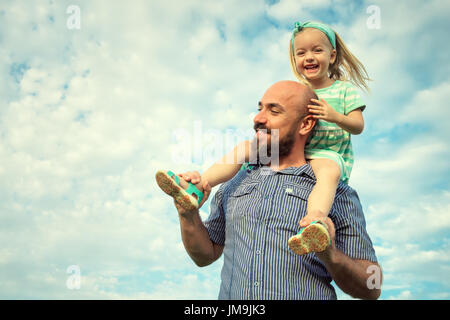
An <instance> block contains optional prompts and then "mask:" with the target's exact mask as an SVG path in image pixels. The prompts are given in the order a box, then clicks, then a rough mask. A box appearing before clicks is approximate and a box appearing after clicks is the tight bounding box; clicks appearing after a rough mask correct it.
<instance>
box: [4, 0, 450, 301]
mask: <svg viewBox="0 0 450 320" xmlns="http://www.w3.org/2000/svg"><path fill="white" fill-rule="evenodd" d="M70 5H77V6H78V8H79V9H80V28H79V29H70V28H68V26H67V21H68V19H70V17H71V14H70V13H69V14H68V13H67V8H68V7H69V6H70ZM370 5H375V6H377V8H379V12H380V24H379V28H377V29H374V28H370V24H369V25H368V23H367V21H368V19H369V18H370V16H371V15H370V13H367V8H368V7H369V6H370ZM449 9H450V3H449V2H448V1H437V0H435V1H427V2H423V1H351V2H349V1H339V0H338V1H331V0H320V1H311V2H306V1H299V0H280V1H237V0H236V1H232V0H225V1H191V0H188V1H175V0H166V1H132V2H131V3H125V2H116V1H114V2H111V1H99V0H95V1H75V0H73V1H33V2H32V3H30V2H29V1H2V2H1V4H0V77H1V80H0V82H1V83H2V86H0V133H1V134H0V159H1V162H0V242H1V243H2V246H1V248H0V298H3V299H215V298H216V297H217V295H218V290H219V283H220V270H221V266H222V260H219V261H218V262H216V263H214V264H213V265H211V266H208V267H206V268H202V269H200V268H197V267H196V266H195V265H194V264H193V262H192V261H190V259H189V258H188V256H187V254H186V253H185V251H184V248H183V245H182V243H181V238H180V234H179V226H178V218H177V215H176V212H175V209H174V207H173V204H172V201H171V200H170V198H167V197H166V196H165V195H164V194H163V193H162V191H161V190H159V189H158V187H157V185H156V183H155V180H154V174H155V172H156V170H158V169H171V170H174V171H179V172H183V171H187V170H199V171H202V170H205V169H206V168H207V167H208V166H209V165H211V163H212V161H214V160H215V159H216V158H218V157H220V156H221V155H222V153H224V152H225V151H227V150H228V147H229V146H230V145H232V143H233V141H237V140H238V139H239V138H242V137H243V136H245V135H246V134H247V133H248V129H250V128H251V124H252V117H253V116H254V114H255V111H256V107H257V101H258V100H259V98H260V97H261V96H262V94H263V93H264V91H265V90H266V89H267V88H268V87H269V86H270V85H271V84H272V83H273V82H275V81H278V80H282V79H292V80H293V79H294V77H293V75H292V74H291V71H290V67H289V61H288V54H287V48H288V41H289V37H290V31H291V29H292V25H293V23H294V22H295V21H298V20H301V21H306V20H310V19H314V20H320V21H323V22H326V23H329V24H330V25H331V26H332V27H333V28H334V29H335V30H336V31H337V32H338V33H339V34H340V35H341V37H342V38H343V39H344V41H345V42H346V44H347V46H348V47H349V48H350V50H351V51H352V52H353V53H354V54H355V55H356V56H357V57H358V58H359V59H360V60H361V61H362V62H363V63H364V65H365V67H366V68H367V70H368V72H369V75H370V77H371V78H372V79H373V82H371V83H370V88H371V93H370V94H363V97H364V99H365V101H366V102H367V109H366V110H365V111H364V117H365V121H366V127H365V131H364V132H363V133H362V134H361V135H358V136H354V137H353V147H354V151H355V166H354V169H353V172H352V177H351V179H350V185H351V186H352V187H353V188H355V189H356V190H357V192H358V194H359V196H360V199H361V202H362V205H363V208H364V211H365V216H366V221H367V228H368V231H369V234H370V235H371V237H372V239H373V242H374V245H375V249H376V253H377V256H378V258H379V261H380V264H381V266H382V268H383V272H384V283H383V287H382V295H381V299H449V296H450V277H449V276H448V275H449V274H450V254H449V252H450V250H449V249H450V239H449V230H450V216H449V213H450V205H449V204H450V188H449V183H448V178H449V173H450V172H449V161H448V159H449V156H450V154H449V140H450V129H449V126H447V125H446V122H445V121H446V120H445V119H447V116H450V112H449V111H448V110H449V109H448V108H447V107H446V101H449V99H450V80H449V76H448V75H449V74H450V70H449V66H450V65H449V64H448V62H447V56H448V52H449V49H450V45H449V44H448V42H447V41H445V39H447V38H448V36H447V34H446V33H447V30H449V27H450V22H449V21H448V19H447V14H448V12H449ZM227 139H228V140H227ZM201 210H202V216H203V217H206V216H207V215H208V212H209V201H208V202H207V203H206V204H205V206H204V207H203V208H202V209H201ZM74 265H75V266H78V268H79V270H80V275H81V282H80V287H79V289H74V288H69V286H68V285H67V280H68V279H69V278H70V277H71V276H72V274H71V273H67V269H68V267H70V266H74ZM338 296H339V298H341V299H350V297H349V296H347V295H345V294H344V293H342V292H341V291H339V290H338Z"/></svg>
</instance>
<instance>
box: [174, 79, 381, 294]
mask: <svg viewBox="0 0 450 320" xmlns="http://www.w3.org/2000/svg"><path fill="white" fill-rule="evenodd" d="M314 97H315V94H314V92H313V91H312V90H311V89H310V88H308V87H306V86H305V85H303V84H300V83H298V82H293V81H281V82H278V83H275V84H274V85H273V86H271V87H270V88H269V89H268V90H267V91H266V92H265V94H264V96H263V97H262V99H261V101H260V102H259V113H258V114H257V115H256V116H255V118H254V124H255V126H254V127H255V128H256V131H257V132H256V137H257V139H258V140H260V141H263V140H267V141H268V144H270V142H271V135H272V132H273V131H277V132H278V135H279V159H278V163H277V166H275V165H273V164H272V163H270V164H269V165H268V167H269V168H270V170H272V174H267V167H266V168H261V167H255V168H253V169H252V170H247V171H240V172H239V173H238V174H237V175H236V176H235V177H234V178H233V179H232V180H230V181H228V182H227V183H224V184H222V185H221V187H220V188H219V190H218V191H217V192H216V195H215V197H214V199H213V200H212V202H211V214H210V216H209V218H208V219H207V221H205V223H203V222H202V221H201V219H200V216H199V213H198V210H194V211H189V212H188V211H186V210H184V209H182V208H181V207H180V206H179V205H177V204H176V207H177V210H178V213H179V218H180V225H181V235H182V239H183V244H184V246H185V248H186V251H187V252H188V254H189V255H190V257H191V258H192V259H193V261H194V262H195V263H196V264H197V265H198V266H206V265H209V264H211V263H213V262H214V261H216V260H217V259H219V257H220V256H221V255H222V253H223V254H224V265H223V269H222V273H221V278H222V283H221V287H220V293H219V299H336V294H335V291H334V288H333V286H332V285H331V284H330V282H331V280H334V281H335V283H336V284H337V285H338V286H339V287H340V288H341V289H342V290H343V291H344V292H346V293H347V294H349V295H351V296H353V297H356V298H362V299H377V298H378V297H379V295H380V289H377V288H373V286H368V279H369V277H370V276H371V272H368V270H374V266H375V268H378V269H377V270H379V266H378V264H377V260H376V256H375V252H374V249H373V247H372V242H371V240H370V238H369V236H368V234H367V232H366V230H365V220H364V216H363V212H362V208H361V205H360V203H359V199H358V196H357V194H356V192H355V191H354V190H353V189H351V188H350V187H349V186H348V185H345V184H343V183H340V184H339V187H338V189H337V191H336V198H335V202H334V204H333V207H332V209H331V212H330V214H329V217H327V218H324V219H323V222H324V223H325V224H326V226H327V228H328V231H329V233H330V237H331V245H330V246H329V247H328V248H327V249H326V250H325V251H324V252H321V253H310V254H307V255H303V256H298V255H295V254H294V253H293V252H292V251H290V250H289V247H288V239H289V238H290V237H291V236H292V235H293V234H295V233H297V232H298V228H299V227H298V222H299V221H300V220H301V218H302V217H303V216H304V215H305V214H306V202H307V199H308V195H309V193H310V192H311V189H312V187H313V185H314V183H315V181H314V179H315V178H314V173H313V171H312V169H311V167H310V166H309V165H308V164H307V162H306V161H305V157H304V147H305V143H306V140H307V137H308V134H309V133H310V132H311V130H312V129H313V127H314V125H315V120H314V119H313V118H312V116H311V115H308V112H307V105H308V104H309V103H310V99H311V98H314ZM260 129H266V130H260ZM274 129H276V130H274ZM263 138H266V139H263ZM263 169H266V172H264V173H263ZM330 218H331V219H330ZM333 221H334V222H333ZM336 229H337V230H338V232H337V233H336V232H335V230H336ZM379 274H380V275H381V272H380V273H379ZM369 287H370V288H369ZM371 288H373V289H371Z"/></svg>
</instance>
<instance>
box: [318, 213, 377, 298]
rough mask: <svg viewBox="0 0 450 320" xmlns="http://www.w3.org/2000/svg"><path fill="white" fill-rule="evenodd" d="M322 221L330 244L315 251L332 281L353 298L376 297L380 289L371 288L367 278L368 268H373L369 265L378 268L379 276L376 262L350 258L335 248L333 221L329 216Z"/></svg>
mask: <svg viewBox="0 0 450 320" xmlns="http://www.w3.org/2000/svg"><path fill="white" fill-rule="evenodd" d="M323 222H324V223H326V225H327V227H328V231H329V233H330V237H331V245H330V246H329V247H328V249H327V250H325V251H324V252H321V253H317V257H318V258H319V259H320V260H321V261H322V262H323V263H324V264H325V267H326V268H327V270H328V272H329V273H330V275H331V277H332V278H333V280H334V282H336V284H337V285H338V286H339V288H340V289H341V290H342V291H344V292H345V293H347V294H349V295H350V296H352V297H354V298H359V299H373V300H375V299H378V298H379V296H380V294H381V289H380V288H377V287H375V288H371V287H372V286H369V285H368V280H369V277H371V274H372V272H369V270H373V269H372V268H373V267H371V266H374V267H375V268H379V269H378V270H379V271H380V272H379V275H380V277H381V268H380V266H379V265H378V264H377V263H376V262H372V261H368V260H357V259H352V258H350V257H348V256H347V255H346V254H345V253H343V252H342V251H340V250H339V249H337V248H336V246H335V242H334V237H335V229H334V224H333V222H332V221H331V219H330V218H325V219H324V220H323ZM380 284H381V279H380Z"/></svg>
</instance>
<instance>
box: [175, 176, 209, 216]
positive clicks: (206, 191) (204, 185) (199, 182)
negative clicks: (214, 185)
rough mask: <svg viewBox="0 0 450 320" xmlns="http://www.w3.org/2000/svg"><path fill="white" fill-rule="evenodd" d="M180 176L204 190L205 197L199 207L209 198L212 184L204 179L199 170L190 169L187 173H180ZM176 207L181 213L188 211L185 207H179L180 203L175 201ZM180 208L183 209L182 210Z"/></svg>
mask: <svg viewBox="0 0 450 320" xmlns="http://www.w3.org/2000/svg"><path fill="white" fill-rule="evenodd" d="M178 176H179V177H180V178H181V179H184V180H185V181H186V182H190V183H192V184H194V185H195V186H196V187H197V189H198V190H200V191H201V192H203V199H202V201H201V202H200V204H199V206H198V207H199V208H200V207H201V206H202V205H203V204H204V203H205V202H206V200H208V197H209V195H210V194H211V186H210V185H209V184H208V181H202V177H201V175H200V173H199V172H198V171H188V172H185V173H179V174H178ZM175 207H176V208H177V210H178V212H179V213H180V214H181V213H182V212H183V214H184V213H186V210H184V209H183V208H181V207H180V208H179V206H178V204H177V203H175ZM180 209H181V210H182V211H181V212H180Z"/></svg>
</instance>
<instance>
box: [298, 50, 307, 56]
mask: <svg viewBox="0 0 450 320" xmlns="http://www.w3.org/2000/svg"><path fill="white" fill-rule="evenodd" d="M304 54H305V53H304V52H300V51H299V52H297V56H300V57H301V56H303V55H304Z"/></svg>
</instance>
